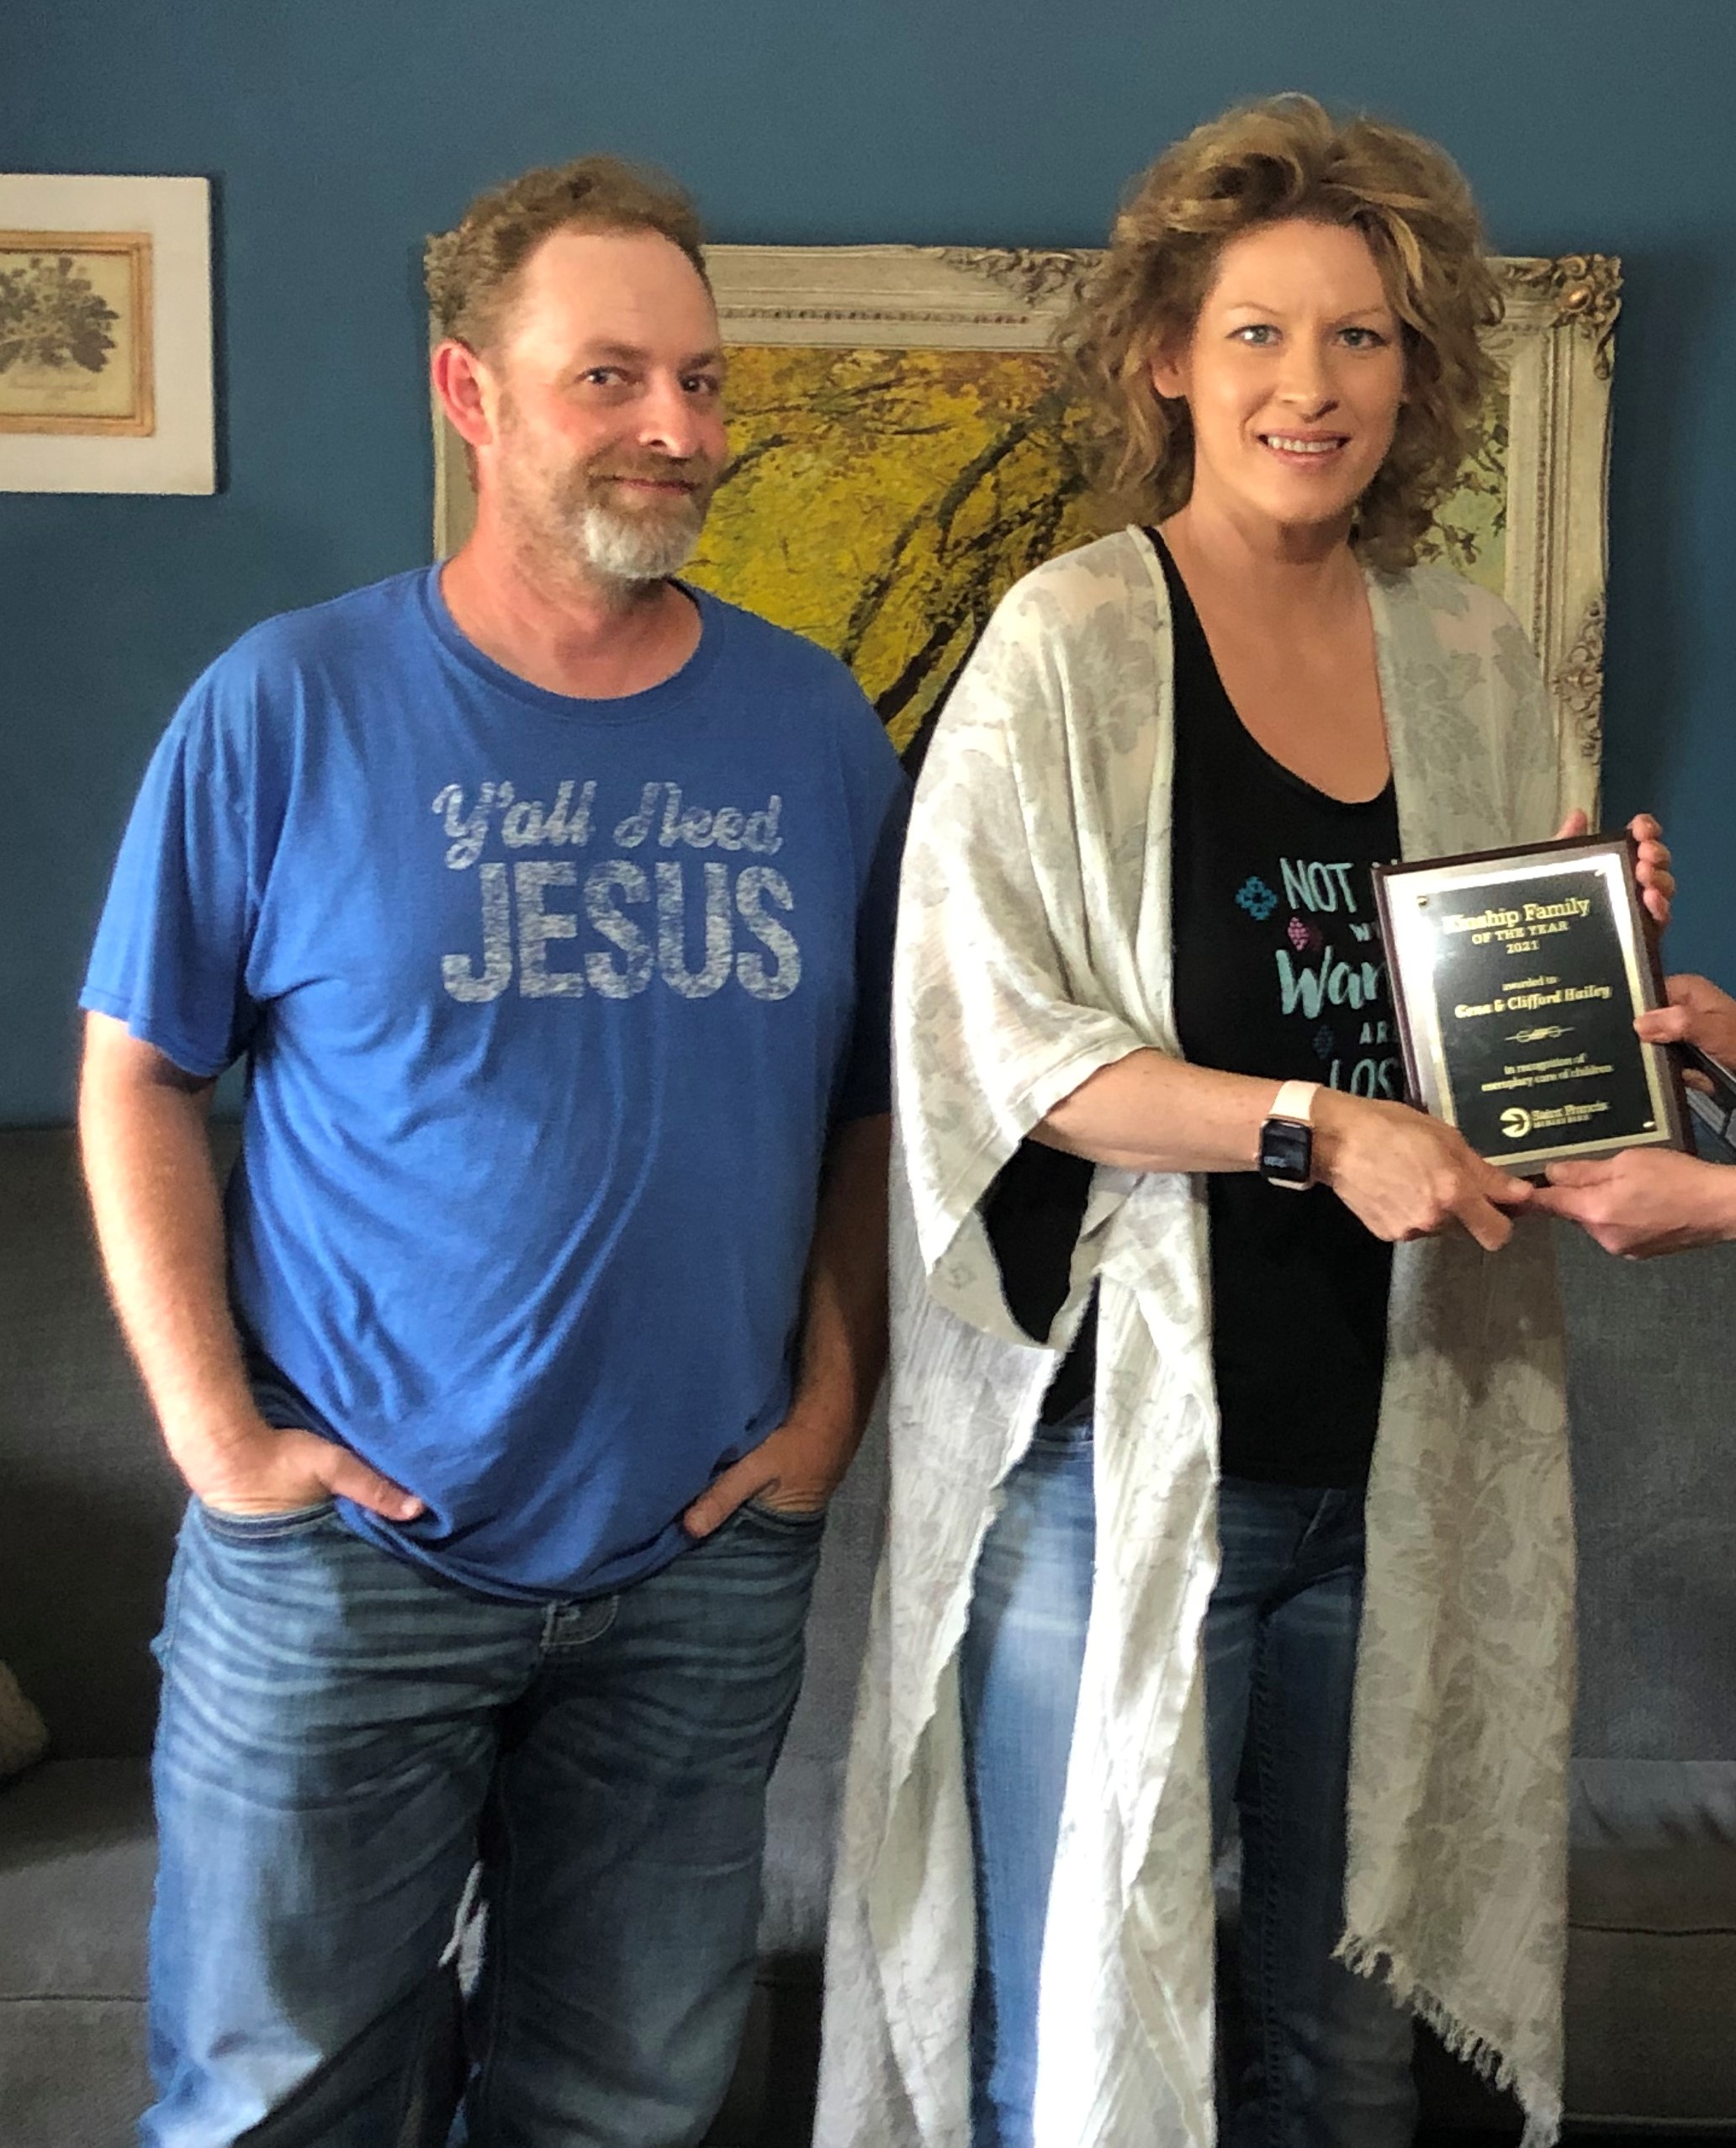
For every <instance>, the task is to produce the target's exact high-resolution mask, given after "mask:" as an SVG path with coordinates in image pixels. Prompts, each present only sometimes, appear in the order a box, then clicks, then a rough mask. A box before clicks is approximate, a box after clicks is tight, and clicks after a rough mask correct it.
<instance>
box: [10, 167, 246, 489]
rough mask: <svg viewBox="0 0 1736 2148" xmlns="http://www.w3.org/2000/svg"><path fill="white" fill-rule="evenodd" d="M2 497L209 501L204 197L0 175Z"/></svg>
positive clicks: (182, 185) (46, 175) (212, 451)
mask: <svg viewBox="0 0 1736 2148" xmlns="http://www.w3.org/2000/svg"><path fill="white" fill-rule="evenodd" d="M67 294H71V297H72V299H74V300H76V303H77V309H78V310H77V315H76V317H75V316H73V315H68V313H67V309H66V300H67ZM51 300H54V301H57V302H58V310H56V308H55V306H54V305H52V304H51V303H50V301H51ZM69 318H76V323H77V325H76V326H75V327H73V328H72V329H70V330H69V329H67V328H66V326H65V325H64V324H65V322H66V320H67V319H69ZM81 339H82V340H81ZM0 360H4V361H6V362H3V363H0V491H3V492H134V493H136V492H162V493H210V492H214V491H215V490H216V485H217V473H216V431H215V421H214V401H213V389H212V354H211V209H210V186H209V182H208V181H206V180H204V179H196V178H128V177H109V176H107V175H102V174H93V173H71V172H3V173H0Z"/></svg>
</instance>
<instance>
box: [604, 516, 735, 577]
mask: <svg viewBox="0 0 1736 2148" xmlns="http://www.w3.org/2000/svg"><path fill="white" fill-rule="evenodd" d="M704 526H705V516H704V515H703V513H695V514H691V515H684V516H681V517H680V520H679V521H652V520H649V519H648V520H646V521H640V520H639V519H638V516H632V515H617V513H616V512H615V511H614V510H613V509H612V508H609V507H601V506H597V505H590V506H587V507H585V508H584V509H582V510H581V511H580V516H579V518H578V523H577V526H576V529H575V532H574V534H575V535H576V536H577V537H578V540H579V548H580V553H582V555H583V557H584V558H585V563H586V564H587V565H588V566H589V567H590V569H591V571H592V573H593V574H601V575H604V576H606V578H607V579H609V580H610V581H612V582H660V581H663V580H664V579H666V578H667V577H668V576H669V575H670V574H680V571H681V569H683V568H684V567H685V565H686V564H687V562H688V561H689V560H690V559H691V558H692V557H693V553H694V549H695V548H696V546H697V544H698V542H699V533H700V532H701V529H702V528H703V527H704Z"/></svg>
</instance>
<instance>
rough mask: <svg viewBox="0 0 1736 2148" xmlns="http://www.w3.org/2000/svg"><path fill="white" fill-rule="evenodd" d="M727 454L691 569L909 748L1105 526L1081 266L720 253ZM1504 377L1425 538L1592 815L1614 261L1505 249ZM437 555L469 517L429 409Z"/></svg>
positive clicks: (764, 249)
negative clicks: (1524, 657) (1514, 255)
mask: <svg viewBox="0 0 1736 2148" xmlns="http://www.w3.org/2000/svg"><path fill="white" fill-rule="evenodd" d="M1095 258H1096V257H1095V256H1094V255H1093V254H1091V253H1088V252H1083V251H1034V250H1029V249H1023V250H1009V251H1001V250H995V249H959V248H951V247H923V246H824V247H783V246H712V247H711V248H709V249H708V250H707V260H708V262H709V263H710V266H711V271H712V282H713V285H714V288H715V289H716V292H717V305H718V311H719V313H720V315H722V323H723V331H724V336H725V337H726V340H727V341H728V345H729V347H730V378H729V411H730V442H731V451H732V452H731V459H730V463H729V468H728V474H727V475H726V477H725V479H724V482H723V484H722V485H721V486H720V487H719V489H718V492H717V499H716V500H715V502H714V504H713V505H712V513H711V517H710V520H709V521H708V523H707V527H706V533H705V536H704V537H703V539H702V540H701V548H700V550H699V552H698V553H697V554H696V557H695V559H694V562H693V564H692V567H691V569H690V570H689V571H690V572H691V574H692V577H693V579H695V580H696V581H697V582H699V583H701V584H702V585H705V586H706V587H707V588H710V589H713V590H717V592H718V593H719V594H720V595H724V596H727V597H730V598H732V599H733V600H736V601H737V602H739V603H742V604H745V605H748V606H750V607H751V608H752V609H753V610H754V611H760V612H763V613H765V616H767V617H769V618H771V619H774V620H776V621H777V622H779V623H780V624H781V625H783V626H786V627H794V628H795V629H796V630H797V632H801V633H804V634H807V635H808V636H810V637H811V638H812V639H813V640H815V641H817V642H819V643H823V645H824V646H825V647H826V648H830V649H832V650H834V651H835V652H836V653H837V654H839V656H841V657H842V658H843V659H844V661H845V662H846V663H848V664H849V665H850V666H851V668H852V669H854V670H855V674H856V675H857V677H858V678H859V679H860V681H861V683H862V685H863V687H864V688H865V690H866V692H867V693H868V695H869V696H870V697H871V700H872V701H874V702H875V705H876V707H877V708H878V709H879V711H880V713H881V718H882V720H883V721H884V722H885V723H886V725H887V729H888V731H889V732H890V733H891V734H892V738H893V741H894V743H896V744H897V745H898V746H899V747H900V748H901V749H902V748H903V747H905V746H908V743H910V741H911V740H912V739H913V738H914V737H915V736H916V735H917V733H918V732H919V731H920V729H921V727H922V726H923V724H924V721H925V720H926V718H927V717H929V715H930V714H931V713H932V712H933V711H934V708H935V707H936V706H937V705H938V704H939V701H940V700H941V699H942V698H943V697H944V696H945V692H946V690H947V687H948V686H949V685H950V682H951V680H952V679H953V678H954V677H955V675H956V674H957V671H958V669H959V667H960V666H961V664H962V663H963V662H964V660H965V659H966V656H967V655H968V654H969V653H970V650H971V648H972V646H973V645H974V643H975V642H976V638H977V636H978V635H979V634H980V633H981V632H982V628H983V626H984V624H985V623H986V622H987V618H988V616H989V614H990V612H991V611H992V610H993V608H994V606H995V605H996V604H997V603H998V601H999V600H1000V598H1001V596H1002V595H1003V594H1004V592H1005V591H1006V590H1007V589H1008V587H1009V586H1010V585H1011V584H1012V583H1013V582H1014V581H1015V580H1016V579H1018V577H1019V575H1021V574H1024V573H1026V572H1028V571H1029V569H1031V568H1032V567H1034V566H1035V565H1036V564H1037V563H1039V562H1040V560H1042V559H1045V558H1048V557H1049V556H1050V555H1051V553H1055V552H1057V551H1061V550H1063V549H1065V548H1066V547H1068V546H1069V545H1073V544H1077V543H1081V542H1084V541H1085V540H1086V539H1088V538H1089V537H1094V536H1096V535H1098V533H1099V531H1100V528H1101V524H1100V523H1099V522H1098V521H1097V520H1096V518H1095V517H1094V516H1093V508H1092V501H1091V497H1090V488H1089V484H1088V477H1087V473H1086V468H1085V463H1084V459H1083V445H1084V443H1083V437H1082V424H1081V419H1080V414H1079V411H1078V410H1077V406H1076V405H1074V404H1073V403H1072V401H1071V399H1070V398H1069V395H1068V393H1067V390H1066V384H1065V381H1064V377H1063V374H1062V371H1061V367H1060V364H1059V362H1057V360H1056V357H1054V355H1053V352H1052V347H1051V346H1052V339H1053V336H1054V333H1055V330H1056V326H1057V325H1058V324H1059V322H1060V320H1061V318H1062V316H1063V315H1065V313H1066V310H1067V307H1068V305H1069V304H1070V303H1071V300H1072V295H1073V294H1074V292H1075V290H1076V289H1077V285H1078V282H1079V278H1081V276H1082V274H1084V273H1085V272H1087V271H1088V269H1089V267H1090V266H1091V264H1092V262H1093V260H1094V259H1095ZM1497 266H1498V267H1499V269H1500V274H1501V277H1502V280H1503V283H1504V284H1505V287H1506V300H1507V310H1506V320H1505V322H1504V323H1503V325H1502V326H1501V327H1500V330H1499V331H1496V333H1495V337H1494V338H1493V347H1494V349H1495V354H1496V355H1497V357H1499V358H1500V361H1501V365H1502V378H1501V384H1500V387H1499V389H1497V391H1496V392H1495V394H1494V395H1493V396H1492V397H1491V399H1490V405H1489V407H1488V408H1487V410H1485V413H1484V421H1483V426H1482V430H1481V434H1480V436H1479V440H1478V442H1477V443H1476V446H1475V447H1474V452H1472V454H1471V455H1470V457H1469V459H1468V460H1467V462H1466V464H1465V466H1464V468H1463V471H1462V472H1461V474H1460V476H1459V480H1458V487H1457V489H1456V490H1455V491H1454V493H1453V496H1452V497H1451V498H1450V499H1449V500H1447V501H1446V502H1445V503H1444V504H1443V505H1442V509H1441V511H1440V513H1439V515H1438V516H1437V520H1436V524H1435V526H1434V528H1433V529H1432V532H1430V536H1429V539H1428V544H1427V548H1428V550H1429V551H1431V552H1432V553H1434V554H1435V555H1437V556H1439V557H1442V558H1445V559H1447V560H1448V562H1449V563H1451V564H1452V565H1453V566H1454V567H1456V568H1457V569H1458V570H1459V571H1460V572H1461V573H1463V574H1468V575H1469V576H1470V577H1471V578H1472V579H1474V580H1477V581H1479V582H1481V583H1483V584H1484V585H1485V586H1486V587H1488V588H1490V589H1491V590H1495V591H1497V592H1498V593H1500V595H1503V596H1505V597H1506V600H1507V601H1508V603H1510V604H1511V606H1512V607H1513V609H1514V611H1516V613H1517V614H1518V616H1519V618H1520V619H1521V621H1522V622H1523V624H1524V626H1525V627H1526V629H1527V632H1529V633H1530V635H1531V637H1532V642H1533V643H1534V645H1535V646H1536V648H1537V650H1538V654H1539V656H1540V658H1541V659H1542V661H1543V668H1544V671H1545V674H1546V675H1547V677H1548V681H1549V689H1550V694H1551V698H1552V701H1553V707H1554V712H1555V721H1556V733H1557V744H1558V751H1559V759H1560V764H1561V771H1562V778H1563V791H1564V796H1565V797H1566V799H1567V800H1568V802H1569V803H1571V804H1575V805H1580V806H1584V807H1585V809H1586V810H1587V812H1590V813H1591V814H1592V815H1593V816H1594V818H1595V816H1596V803H1597V784H1598V768H1599V762H1600V758H1601V706H1602V686H1603V622H1604V585H1605V574H1606V548H1605V503H1606V458H1607V446H1608V432H1609V380H1610V369H1611V365H1612V358H1613V340H1612V339H1613V331H1614V326H1615V320H1616V316H1617V312H1618V311H1619V309H1620V292H1621V273H1620V264H1619V263H1618V262H1617V261H1616V260H1615V259H1614V258H1613V257H1611V256H1608V255H1601V254H1580V255H1571V256H1568V257H1564V258H1563V259H1560V260H1555V261H1548V260H1529V259H1527V260H1504V261H1501V262H1499V263H1498V264H1497ZM435 433H436V444H435V546H436V550H437V553H439V554H441V555H442V556H443V555H444V554H446V553H450V552H451V551H453V550H454V549H455V548H456V547H457V546H458V544H460V543H461V542H463V538H464V537H465V535H466V534H467V533H468V529H469V527H470V522H471V518H472V515H473V513H474V498H473V495H472V493H471V489H470V485H469V479H468V474H467V471H466V468H465V463H464V458H463V446H462V443H461V442H459V441H458V438H457V436H456V435H455V434H453V432H452V431H451V430H450V428H449V427H447V426H446V425H445V424H444V422H443V421H442V420H441V419H440V417H439V416H438V414H436V417H435Z"/></svg>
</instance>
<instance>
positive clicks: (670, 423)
mask: <svg viewBox="0 0 1736 2148" xmlns="http://www.w3.org/2000/svg"><path fill="white" fill-rule="evenodd" d="M703 439H704V425H703V421H702V419H701V414H700V412H699V410H697V409H696V406H695V405H694V401H693V398H692V397H691V395H690V394H688V393H687V391H686V390H685V389H684V388H683V387H682V385H681V384H680V381H679V380H677V379H675V378H673V377H670V378H662V377H659V378H657V379H655V380H654V381H653V382H652V383H651V384H650V388H649V391H648V394H646V397H645V399H644V402H643V405H641V406H640V427H639V441H640V444H641V446H643V447H657V448H660V449H661V450H662V451H663V452H664V454H665V455H673V456H675V457H677V458H679V459H680V460H681V461H683V462H685V460H686V459H687V458H688V457H689V456H691V455H694V454H696V453H697V452H699V449H700V447H701V445H702V443H703Z"/></svg>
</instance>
